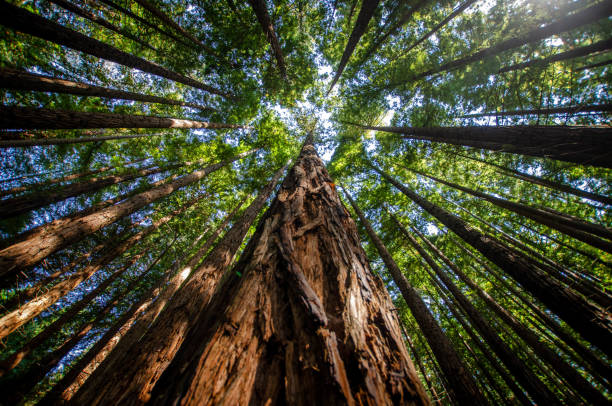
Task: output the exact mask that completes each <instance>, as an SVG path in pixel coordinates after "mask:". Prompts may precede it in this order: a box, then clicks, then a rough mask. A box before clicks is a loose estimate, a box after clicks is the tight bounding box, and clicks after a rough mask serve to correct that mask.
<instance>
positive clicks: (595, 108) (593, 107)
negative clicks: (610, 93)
mask: <svg viewBox="0 0 612 406" xmlns="http://www.w3.org/2000/svg"><path fill="white" fill-rule="evenodd" d="M610 42H612V40H610ZM610 111H612V104H588V105H584V106H569V107H551V108H541V109H531V110H513V111H492V112H489V113H475V114H464V115H463V116H459V117H460V118H478V117H488V116H497V117H507V116H523V115H549V114H572V115H574V114H579V113H591V112H610Z"/></svg>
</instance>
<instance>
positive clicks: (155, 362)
mask: <svg viewBox="0 0 612 406" xmlns="http://www.w3.org/2000/svg"><path fill="white" fill-rule="evenodd" d="M285 169H286V168H285V167H283V168H281V169H280V170H279V171H277V172H276V174H275V175H274V177H273V178H272V180H271V181H270V182H269V183H268V184H267V185H266V186H265V187H264V188H263V189H262V190H261V192H260V193H259V195H258V196H257V197H256V198H255V200H253V202H252V203H251V204H250V205H249V207H248V208H247V209H246V210H245V211H244V213H243V214H242V215H241V216H240V218H239V219H238V221H236V222H235V223H234V225H233V226H232V227H231V228H230V230H229V231H228V232H227V233H226V234H225V235H224V236H223V238H222V239H221V241H219V243H217V245H216V246H215V248H214V249H213V250H212V251H211V252H210V254H208V256H207V257H206V259H205V260H204V262H203V263H202V264H201V265H200V266H199V267H198V268H197V269H196V270H194V271H192V273H191V276H190V278H189V280H188V281H187V282H186V283H184V284H183V285H182V286H181V288H180V289H179V291H178V292H176V293H175V294H174V296H173V298H172V300H170V301H169V303H168V305H167V306H166V307H165V308H164V310H163V311H162V313H160V315H159V316H158V317H157V319H156V320H155V322H154V323H153V324H152V325H151V327H150V328H149V330H148V331H147V333H146V334H145V335H144V336H143V337H142V338H141V339H140V341H138V342H137V343H135V345H134V346H133V347H131V348H130V349H129V350H127V352H126V357H125V359H123V360H122V362H121V363H120V365H119V367H118V368H116V369H114V370H112V371H108V370H107V371H106V372H107V373H106V374H105V376H104V379H103V381H102V382H101V385H100V386H97V385H96V386H95V387H94V386H93V385H91V386H90V385H88V384H87V383H86V384H85V386H83V387H82V388H81V389H80V390H79V392H77V394H76V396H75V400H74V401H75V402H76V403H78V404H88V405H92V406H93V405H97V404H109V403H115V404H123V405H130V404H140V403H141V402H143V401H146V400H148V398H149V395H150V391H151V389H152V388H153V386H154V385H155V383H156V382H157V380H158V379H159V376H160V375H161V374H162V372H163V371H164V370H165V368H166V367H167V365H168V364H169V363H170V361H172V358H173V357H174V355H175V354H176V352H177V351H178V350H179V347H180V346H181V344H182V343H183V342H184V341H185V338H186V337H185V336H186V334H187V331H188V329H189V328H190V327H192V326H193V325H194V322H195V318H196V317H197V315H198V314H200V312H201V311H202V309H203V308H204V307H205V306H206V304H207V303H208V301H209V298H210V296H211V294H212V293H213V291H214V289H215V286H216V285H217V282H218V281H219V279H220V278H221V277H222V276H223V274H224V272H225V270H226V269H227V268H228V267H229V265H230V264H231V263H232V261H233V258H234V256H235V255H236V252H237V251H238V248H239V247H240V245H241V244H242V240H243V239H244V237H245V235H246V233H247V231H248V229H249V228H250V226H251V224H252V223H253V221H254V220H255V218H256V217H257V215H258V214H259V212H260V211H261V210H262V208H263V207H264V204H265V202H266V201H267V200H268V197H269V196H270V195H271V193H272V191H273V190H274V188H275V187H276V185H277V184H278V182H279V180H280V177H281V176H282V174H283V172H284V171H285ZM219 314H220V313H218V314H217V316H218V315H219ZM153 353H155V354H156V356H155V357H151V354H153Z"/></svg>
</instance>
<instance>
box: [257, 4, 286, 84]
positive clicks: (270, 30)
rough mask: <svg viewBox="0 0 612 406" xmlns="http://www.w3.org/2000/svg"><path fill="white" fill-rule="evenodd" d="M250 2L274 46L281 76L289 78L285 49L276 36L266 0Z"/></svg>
mask: <svg viewBox="0 0 612 406" xmlns="http://www.w3.org/2000/svg"><path fill="white" fill-rule="evenodd" d="M249 4H250V5H251V7H252V8H253V11H254V12H255V15H256V16H257V20H258V21H259V25H261V28H262V30H263V32H264V34H266V38H267V39H268V42H269V43H270V46H272V51H274V57H275V58H276V63H277V64H278V70H279V71H280V73H281V76H282V77H283V78H285V79H287V65H286V64H285V58H284V56H283V50H282V48H281V46H280V42H279V41H278V37H277V36H276V31H275V30H274V24H273V23H272V20H271V19H270V14H268V8H267V6H266V2H265V0H249Z"/></svg>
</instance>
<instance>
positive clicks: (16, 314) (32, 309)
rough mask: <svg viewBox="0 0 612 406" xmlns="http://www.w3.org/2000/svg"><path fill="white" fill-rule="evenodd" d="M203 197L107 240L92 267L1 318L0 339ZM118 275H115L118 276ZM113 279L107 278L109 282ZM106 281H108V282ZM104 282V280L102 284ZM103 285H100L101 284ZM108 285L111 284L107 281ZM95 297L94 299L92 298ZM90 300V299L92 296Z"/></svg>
mask: <svg viewBox="0 0 612 406" xmlns="http://www.w3.org/2000/svg"><path fill="white" fill-rule="evenodd" d="M204 196H206V195H201V196H198V197H197V198H195V199H191V200H190V201H189V202H187V204H185V205H184V206H183V207H181V208H180V209H178V210H175V211H173V212H172V213H171V214H170V215H168V216H165V217H162V218H161V219H159V220H157V221H155V222H154V223H153V224H152V225H150V226H148V227H146V228H144V229H143V230H142V231H139V232H138V233H136V234H134V235H133V236H131V237H129V238H128V239H126V240H125V241H122V242H120V243H119V244H113V241H110V246H109V248H108V249H106V250H105V252H104V253H103V254H102V255H101V256H100V257H99V258H97V259H96V260H95V261H93V262H92V263H91V264H89V265H87V266H86V267H85V268H83V269H82V270H80V271H78V272H76V273H74V274H72V275H70V276H69V277H68V278H66V279H65V280H63V281H61V282H59V283H57V284H56V285H55V286H53V287H52V288H51V289H49V290H48V291H47V292H45V293H44V294H42V295H40V296H38V297H36V298H35V299H33V300H31V301H29V302H28V303H26V304H24V305H23V306H21V307H20V308H19V309H17V310H14V311H12V312H10V313H8V314H7V315H5V316H3V317H2V318H0V339H2V338H4V337H6V336H7V335H9V334H10V333H12V332H13V331H15V330H16V329H17V328H19V327H21V326H22V325H24V324H25V323H27V322H28V321H30V320H31V319H32V318H34V317H36V316H38V315H39V314H40V313H42V312H43V311H44V310H46V309H47V308H48V307H49V306H51V305H52V304H54V303H55V302H57V301H58V300H59V299H61V298H62V297H64V296H65V295H67V294H68V293H70V292H71V291H72V290H73V289H74V288H76V287H77V286H79V285H80V284H81V283H82V282H84V281H86V280H87V279H89V278H90V277H91V276H92V275H93V274H94V273H96V272H97V271H99V270H100V269H101V268H103V267H105V266H107V265H108V264H110V263H111V262H112V261H113V260H114V259H115V258H117V257H119V256H121V255H123V254H124V253H125V252H126V251H127V250H128V249H130V248H131V247H133V246H134V245H135V244H136V243H138V242H139V241H142V240H143V239H144V238H146V237H147V236H149V235H150V234H151V233H152V232H153V231H155V230H157V229H158V228H159V227H160V226H161V225H163V224H166V223H167V222H169V221H170V220H172V218H173V217H174V216H176V215H179V214H180V213H182V212H184V211H185V210H187V209H188V208H189V207H191V206H192V205H193V204H195V203H196V202H197V201H198V200H200V199H201V198H203V197H204ZM117 276H118V275H117ZM112 278H113V277H111V278H109V279H112ZM107 281H108V279H107ZM104 283H106V281H105V282H104ZM104 283H103V284H104ZM109 283H110V282H109ZM94 297H95V296H94ZM92 299H93V297H92Z"/></svg>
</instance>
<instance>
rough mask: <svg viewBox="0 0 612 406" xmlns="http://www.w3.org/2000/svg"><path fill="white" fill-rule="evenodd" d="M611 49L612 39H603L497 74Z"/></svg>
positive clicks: (518, 65)
mask: <svg viewBox="0 0 612 406" xmlns="http://www.w3.org/2000/svg"><path fill="white" fill-rule="evenodd" d="M610 49H612V39H605V40H603V41H599V42H596V43H594V44H591V45H585V46H583V47H577V48H574V49H572V50H569V51H565V52H559V53H558V54H555V55H551V56H548V57H546V58H539V59H532V60H530V61H526V62H522V63H517V64H514V65H510V66H506V67H505V68H501V69H500V70H499V72H498V73H505V72H512V71H515V70H521V69H525V68H529V67H532V66H546V65H548V64H549V63H552V62H559V61H566V60H568V59H574V58H579V57H581V56H586V55H590V54H593V53H595V52H604V51H608V50H610ZM586 111H589V110H586ZM594 111H610V110H594Z"/></svg>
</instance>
